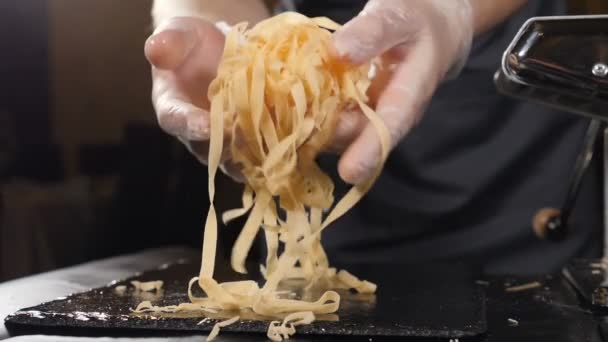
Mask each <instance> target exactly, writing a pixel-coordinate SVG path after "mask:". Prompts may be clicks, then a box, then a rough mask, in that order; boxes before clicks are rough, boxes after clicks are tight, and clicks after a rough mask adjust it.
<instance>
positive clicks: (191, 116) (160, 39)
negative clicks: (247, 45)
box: [145, 17, 242, 181]
mask: <svg viewBox="0 0 608 342" xmlns="http://www.w3.org/2000/svg"><path fill="white" fill-rule="evenodd" d="M227 29H229V27H228V28H227V27H226V25H225V24H221V23H220V24H213V23H210V22H208V21H205V20H203V19H200V18H195V17H176V18H172V19H169V20H167V21H165V22H164V23H162V24H160V25H159V26H158V28H157V29H156V31H155V32H154V34H153V35H152V36H151V37H150V38H149V39H148V40H147V42H146V45H145V54H146V58H147V59H148V61H149V62H150V64H151V65H152V82H153V89H152V103H153V104H154V108H155V110H156V115H157V117H158V122H159V124H160V126H161V127H162V128H163V129H164V130H165V131H166V132H167V133H169V134H171V135H174V136H175V137H177V138H178V139H179V140H180V141H181V142H183V143H184V145H186V147H187V148H188V149H189V150H190V152H192V154H193V155H194V156H196V157H197V159H198V160H199V161H201V163H203V164H206V163H207V155H208V152H209V106H210V104H209V101H208V99H207V88H208V87H209V84H210V83H211V81H213V79H214V78H215V76H216V73H217V67H218V65H219V62H220V59H221V56H222V51H223V49H224V34H223V33H222V31H226V30H227ZM230 134H231V132H225V136H226V137H227V138H228V137H229V136H230ZM228 151H229V149H224V156H223V157H222V165H221V167H222V170H223V171H224V172H225V173H226V174H228V175H229V176H231V177H232V178H233V179H235V180H237V181H241V180H242V178H241V175H240V172H239V169H238V167H237V166H236V165H234V164H233V163H232V162H231V160H230V156H229V153H228Z"/></svg>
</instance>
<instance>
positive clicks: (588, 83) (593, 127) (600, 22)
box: [495, 15, 608, 311]
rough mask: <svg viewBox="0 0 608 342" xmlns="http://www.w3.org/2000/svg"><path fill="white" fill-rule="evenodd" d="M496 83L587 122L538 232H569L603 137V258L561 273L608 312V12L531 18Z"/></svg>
mask: <svg viewBox="0 0 608 342" xmlns="http://www.w3.org/2000/svg"><path fill="white" fill-rule="evenodd" d="M495 84H496V87H497V89H498V90H499V92H500V93H502V94H504V95H507V96H511V97H514V98H517V99H521V100H525V101H532V102H535V103H538V104H542V105H545V106H549V107H553V108H556V109H559V110H562V111H566V112H570V113H574V114H579V115H582V116H584V117H586V118H588V120H589V126H588V128H587V132H586V135H585V137H584V139H583V143H582V145H581V151H580V153H579V155H578V158H577V161H576V163H575V165H574V170H573V172H572V176H571V179H570V181H569V183H568V184H569V185H568V188H567V189H566V191H565V195H564V199H563V202H562V205H561V208H546V209H541V210H539V211H538V213H537V215H536V217H534V219H533V228H534V231H535V233H536V235H537V236H539V237H540V238H543V239H545V240H549V241H553V242H555V243H559V241H561V240H563V239H567V238H568V231H569V227H568V219H569V216H570V213H571V211H572V208H573V206H574V203H575V201H576V197H577V193H578V190H579V188H580V186H581V181H582V179H583V175H584V174H585V171H586V170H587V168H588V166H589V164H590V162H591V160H592V158H593V154H594V151H595V150H596V147H597V142H598V141H603V168H604V206H603V208H604V213H603V214H604V259H602V260H577V261H574V262H572V263H570V264H569V265H568V266H566V267H565V268H564V269H563V272H562V273H563V275H564V277H565V278H566V279H567V280H568V282H570V284H571V285H573V287H574V288H575V289H576V290H577V292H578V293H579V294H580V295H581V297H582V298H583V299H584V302H585V303H586V304H588V305H590V307H591V308H592V309H597V310H600V311H605V310H608V182H606V179H607V177H608V128H607V127H608V126H607V125H606V123H607V122H608V15H593V16H561V17H537V18H532V19H530V20H529V21H527V22H526V23H525V25H524V26H523V27H522V28H521V30H520V31H519V33H518V34H517V35H516V37H515V39H514V40H513V41H512V43H511V45H510V46H509V47H508V49H507V50H506V51H505V53H504V56H503V59H502V64H501V67H500V69H499V70H498V72H497V73H496V76H495ZM600 214H601V213H598V215H600Z"/></svg>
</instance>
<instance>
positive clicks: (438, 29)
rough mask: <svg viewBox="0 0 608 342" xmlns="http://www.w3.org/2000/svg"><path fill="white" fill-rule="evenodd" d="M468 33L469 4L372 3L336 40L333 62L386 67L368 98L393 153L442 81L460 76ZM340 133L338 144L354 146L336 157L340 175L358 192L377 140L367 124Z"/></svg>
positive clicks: (452, 0) (375, 156) (425, 0)
mask: <svg viewBox="0 0 608 342" xmlns="http://www.w3.org/2000/svg"><path fill="white" fill-rule="evenodd" d="M473 31H474V27H473V11H472V7H471V4H470V3H469V0H370V1H369V2H368V3H367V5H366V7H365V8H364V10H363V11H362V12H361V13H360V14H359V15H358V16H357V17H355V18H354V19H353V20H352V21H350V22H348V23H347V24H346V25H345V26H344V27H343V28H342V29H341V30H339V31H337V32H336V33H335V34H334V49H335V54H336V55H337V56H338V57H339V58H342V59H344V60H346V61H349V62H351V63H356V64H359V63H364V62H368V61H370V60H372V59H373V58H375V57H379V56H382V61H383V65H384V67H383V68H382V69H381V70H380V72H379V74H378V75H377V77H376V78H375V80H374V82H373V84H372V86H371V89H370V97H371V99H372V101H374V102H375V103H376V111H377V113H378V115H379V116H381V117H382V119H383V120H384V122H385V124H386V125H387V127H388V129H389V131H390V133H391V141H392V145H393V147H394V146H395V145H396V144H398V143H399V141H400V140H401V139H402V138H403V137H404V135H405V134H407V133H408V132H409V131H410V129H411V128H412V127H413V126H414V125H415V124H416V123H417V122H418V121H419V120H420V118H421V116H422V115H423V113H424V111H425V107H426V104H427V103H428V102H429V100H430V99H431V97H432V95H433V93H434V92H435V90H436V88H437V87H438V85H439V84H440V83H441V82H442V80H443V79H445V78H446V77H455V76H457V75H458V73H459V72H460V71H461V69H462V67H463V66H464V63H465V61H466V59H467V57H468V54H469V51H470V47H471V44H472V39H473ZM352 122H360V120H357V119H352ZM345 129H346V130H347V131H344V132H342V133H341V134H342V135H343V136H346V137H348V136H351V137H353V136H354V137H356V138H355V139H354V141H353V142H352V143H350V144H349V146H348V147H347V148H346V151H345V152H344V154H343V155H342V158H341V160H340V164H339V173H340V176H341V177H342V179H344V180H345V181H346V182H349V183H353V184H356V183H359V182H361V181H363V180H365V179H366V178H367V177H368V176H369V175H370V174H371V173H372V172H373V170H374V168H375V166H376V165H377V163H378V162H379V158H380V155H381V154H380V140H379V139H378V138H377V136H376V131H375V130H374V128H373V127H372V126H371V125H369V124H368V125H365V127H364V128H361V125H359V124H353V125H350V127H346V128H345ZM348 130H350V131H348Z"/></svg>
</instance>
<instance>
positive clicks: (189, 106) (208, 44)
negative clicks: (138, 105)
mask: <svg viewBox="0 0 608 342" xmlns="http://www.w3.org/2000/svg"><path fill="white" fill-rule="evenodd" d="M228 29H229V27H224V28H223V31H224V33H225V31H226V30H228ZM223 47H224V35H223V33H222V32H220V31H219V30H218V29H217V28H216V25H214V24H212V23H210V22H207V21H205V20H202V19H200V18H194V17H180V18H173V19H169V20H168V21H166V22H164V23H161V24H160V25H159V26H158V28H157V29H156V31H155V32H154V34H153V35H152V36H151V37H150V38H149V39H148V40H147V42H146V45H145V54H146V57H147V59H148V61H149V62H150V64H151V65H152V81H153V90H152V102H153V104H154V108H155V110H156V114H157V117H158V122H159V124H160V126H161V127H162V128H163V129H164V130H165V131H166V132H167V133H169V134H171V135H173V136H175V137H177V138H178V139H179V140H180V141H181V142H183V143H184V145H186V147H187V148H188V149H189V150H190V152H191V153H192V154H194V155H195V156H196V157H197V159H198V160H199V161H201V162H202V163H203V164H207V157H208V151H209V112H208V111H209V107H210V104H209V101H208V98H207V88H208V87H209V84H210V83H211V81H212V80H213V79H214V78H215V76H216V72H217V67H218V65H219V62H220V59H221V55H222V50H223ZM364 124H365V119H364V117H363V116H362V115H361V114H360V113H358V112H348V113H344V114H343V115H341V116H340V120H339V122H338V125H337V131H336V133H335V134H334V143H333V144H332V146H331V147H330V148H331V150H333V151H342V150H343V149H344V148H345V146H347V145H348V144H349V143H350V142H352V140H353V139H354V137H353V134H354V132H358V131H360V130H361V129H362V127H364ZM231 134H232V132H230V131H229V130H226V131H225V132H224V137H225V138H226V140H225V141H226V142H228V141H229V139H230V135H231ZM221 169H222V171H223V172H224V173H226V174H227V175H228V176H230V177H231V178H233V179H234V180H236V181H243V179H242V175H241V174H240V171H239V168H238V166H237V165H235V164H234V163H232V161H231V159H230V151H229V149H227V148H224V149H223V156H222V163H221Z"/></svg>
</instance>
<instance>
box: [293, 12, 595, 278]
mask: <svg viewBox="0 0 608 342" xmlns="http://www.w3.org/2000/svg"><path fill="white" fill-rule="evenodd" d="M364 3H365V1H357V0H353V1H349V0H330V1H328V0H325V1H310V0H306V1H295V4H296V6H297V9H298V11H300V12H301V13H303V14H305V15H307V16H328V17H331V18H333V19H334V20H336V21H338V22H341V23H343V22H345V21H347V20H349V19H350V18H352V17H353V16H354V15H356V14H357V13H358V12H359V11H360V10H361V9H362V8H363V6H364ZM561 14H565V4H564V2H563V1H554V0H531V1H530V2H529V3H528V4H527V5H526V6H525V7H524V8H522V9H521V10H520V11H519V12H518V13H516V14H515V15H513V16H512V17H511V18H510V19H509V20H507V21H506V22H505V23H503V24H501V25H499V26H497V27H496V28H495V29H493V30H492V31H491V32H488V33H487V34H485V35H483V36H481V37H478V38H477V39H476V41H475V43H474V47H473V50H472V54H471V57H470V59H469V62H468V63H467V65H466V67H465V69H464V71H463V72H462V75H461V76H460V77H459V78H458V79H456V80H454V81H450V82H446V83H445V84H443V85H442V86H441V87H440V89H438V91H437V93H436V95H435V97H434V98H433V101H432V102H431V104H430V107H429V108H428V111H427V113H426V115H425V117H424V119H423V120H422V122H421V123H420V125H419V126H418V127H416V128H415V129H414V130H413V131H412V132H411V133H410V134H409V135H408V136H407V137H406V138H405V139H404V140H403V141H402V142H401V143H400V144H399V145H398V146H397V147H396V149H395V150H394V151H393V153H392V154H391V156H390V158H389V160H388V162H387V164H386V167H385V169H384V172H383V174H382V176H381V177H380V179H379V180H378V182H377V183H376V185H375V186H374V187H373V189H372V190H371V191H370V193H369V194H368V195H367V196H365V197H364V198H363V200H362V201H361V202H360V203H359V204H358V205H357V206H356V207H355V208H354V209H353V210H352V211H350V212H349V213H348V214H347V215H346V216H345V217H343V218H342V219H340V220H338V221H337V222H336V223H335V224H333V226H332V227H330V228H328V229H327V233H325V234H324V237H323V241H324V244H325V245H326V246H327V249H328V253H329V255H330V258H331V260H332V262H333V263H335V264H338V265H340V264H345V263H353V262H372V263H386V262H395V261H397V262H417V261H421V260H445V259H461V260H465V261H468V262H472V263H479V264H481V265H482V266H484V268H485V270H486V271H487V272H489V273H519V274H525V273H534V272H551V271H555V270H557V269H558V268H559V267H561V266H562V265H563V264H564V263H565V262H567V261H568V260H569V259H571V258H574V257H595V256H599V255H600V251H601V241H602V239H601V227H602V208H601V188H602V184H601V177H600V176H601V170H600V164H599V163H594V164H592V166H591V170H590V171H589V172H588V174H587V176H586V178H585V180H584V184H583V187H582V190H581V192H580V195H579V197H578V200H577V206H576V209H575V210H574V212H573V214H572V218H571V222H570V226H571V228H572V229H571V231H572V233H571V235H570V236H569V238H568V239H567V240H566V241H564V242H562V243H559V244H552V243H548V242H542V241H540V240H539V239H537V238H536V237H535V236H534V234H533V232H532V227H531V220H532V217H533V216H534V214H535V212H536V211H537V210H538V209H540V208H543V207H547V206H554V207H555V206H557V207H559V205H560V203H561V199H562V197H563V195H564V192H565V189H566V186H567V182H568V179H569V176H570V174H571V170H572V165H573V164H574V161H575V159H576V156H577V153H578V151H579V149H580V146H581V142H582V139H583V135H584V132H585V129H586V126H587V124H588V121H587V120H585V119H582V118H579V117H577V116H574V115H570V114H565V113H559V112H556V111H554V110H551V109H547V108H544V107H540V106H536V105H532V104H529V103H524V102H519V101H516V100H512V99H509V98H505V97H503V96H501V95H499V94H497V92H496V90H495V87H494V85H493V80H492V79H493V74H494V72H495V71H496V70H497V69H498V67H499V62H500V59H501V55H502V53H503V52H504V50H505V49H506V47H507V45H508V44H509V42H510V41H511V40H512V39H513V37H514V36H515V34H516V32H517V31H518V30H519V28H520V27H521V26H522V24H523V23H524V22H525V21H526V20H527V19H528V18H530V17H533V16H541V15H561ZM323 159H324V160H323V165H324V168H326V170H327V171H335V168H336V166H335V158H333V157H327V158H323ZM325 159H326V160H325ZM338 183H339V182H338ZM338 188H339V190H340V191H342V192H343V191H345V190H346V187H344V186H338Z"/></svg>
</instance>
